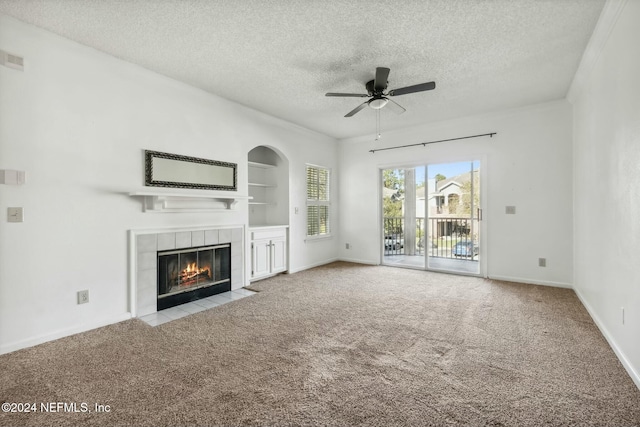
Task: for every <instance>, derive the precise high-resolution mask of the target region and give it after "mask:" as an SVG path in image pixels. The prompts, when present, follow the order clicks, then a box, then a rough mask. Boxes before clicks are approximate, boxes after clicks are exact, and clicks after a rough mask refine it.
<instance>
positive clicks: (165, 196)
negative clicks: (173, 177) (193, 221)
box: [129, 189, 253, 213]
mask: <svg viewBox="0 0 640 427" xmlns="http://www.w3.org/2000/svg"><path fill="white" fill-rule="evenodd" d="M129 196H131V197H142V200H143V210H144V212H165V213H169V212H207V211H215V210H221V209H234V208H235V206H236V204H237V203H238V202H239V201H241V200H251V199H253V197H251V196H245V195H241V194H236V193H230V192H225V191H207V190H198V191H194V190H181V189H172V190H169V191H166V190H160V189H153V190H148V189H145V190H140V191H133V192H130V193H129Z"/></svg>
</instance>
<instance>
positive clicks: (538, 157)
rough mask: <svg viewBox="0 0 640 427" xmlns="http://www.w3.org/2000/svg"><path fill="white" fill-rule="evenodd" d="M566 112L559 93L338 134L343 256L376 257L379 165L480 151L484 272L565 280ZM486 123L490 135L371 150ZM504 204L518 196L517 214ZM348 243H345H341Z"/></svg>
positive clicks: (476, 155) (568, 272) (474, 129)
mask: <svg viewBox="0 0 640 427" xmlns="http://www.w3.org/2000/svg"><path fill="white" fill-rule="evenodd" d="M366 113H367V112H366V111H365V114H366ZM406 114H410V112H409V111H408V112H407V113H406ZM388 120H393V117H392V116H391V117H389V118H388ZM571 120H572V116H571V106H570V104H569V103H568V102H566V101H557V102H552V103H548V104H542V105H536V106H531V107H528V108H524V109H518V110H512V111H502V112H498V113H494V114H488V115H483V116H477V117H467V118H461V119H458V120H452V121H447V122H441V123H436V124H433V125H429V126H421V127H417V128H413V129H406V130H404V131H400V132H386V133H385V132H384V128H383V136H382V139H381V140H380V141H378V142H376V143H373V142H372V141H373V138H368V139H366V138H355V139H349V140H344V141H341V143H340V164H341V169H340V170H341V173H340V175H341V178H342V181H341V184H340V225H341V227H340V256H341V257H342V258H343V259H350V260H358V261H361V262H367V263H378V262H380V258H381V255H380V239H381V236H380V223H381V220H380V215H381V214H380V203H381V202H380V197H379V183H378V181H379V172H378V170H379V168H381V167H388V166H398V165H419V164H424V163H439V162H450V161H461V160H476V159H480V160H486V161H485V162H484V163H483V165H482V168H481V170H482V172H483V173H484V176H483V181H486V182H484V183H483V184H484V187H483V191H485V193H484V194H483V195H482V196H481V197H482V199H483V200H482V201H481V203H483V204H484V207H485V211H484V215H483V216H484V219H485V223H486V227H487V235H486V236H485V239H484V242H485V246H484V247H483V250H484V251H485V253H486V259H487V266H486V268H487V269H486V272H485V273H486V274H488V276H489V277H492V278H500V279H505V280H513V281H521V282H529V283H538V284H547V285H555V286H566V287H569V286H571V284H572V281H573V278H572V198H571V194H572V182H571V177H572V161H571V141H572V140H571ZM372 123H373V122H372ZM382 123H383V126H384V117H383V122H382ZM488 132H497V135H496V136H494V137H493V138H489V137H483V138H477V139H467V140H461V141H452V142H443V143H440V144H433V145H427V146H426V147H422V146H419V147H411V148H402V149H398V150H389V151H379V152H376V153H369V152H368V151H369V150H370V149H372V148H382V147H392V146H399V145H406V144H415V143H420V142H426V141H433V140H439V139H445V138H455V137H462V136H467V135H476V134H483V133H488ZM507 205H514V206H516V209H517V214H516V215H505V206H507ZM345 243H350V245H351V248H352V249H349V250H347V249H345ZM540 257H544V258H546V259H547V267H546V268H541V267H538V258H540Z"/></svg>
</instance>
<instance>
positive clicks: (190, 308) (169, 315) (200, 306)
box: [140, 288, 255, 326]
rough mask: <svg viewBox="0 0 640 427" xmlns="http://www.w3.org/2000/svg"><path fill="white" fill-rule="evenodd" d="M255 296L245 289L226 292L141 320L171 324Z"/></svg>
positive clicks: (168, 309) (156, 324)
mask: <svg viewBox="0 0 640 427" xmlns="http://www.w3.org/2000/svg"><path fill="white" fill-rule="evenodd" d="M254 294H255V292H252V291H249V290H247V289H244V288H241V289H236V290H233V291H230V292H224V293H221V294H217V295H213V296H210V297H207V298H203V299H199V300H197V301H191V302H189V303H186V304H182V305H177V306H175V307H171V308H167V309H165V310H160V311H158V312H156V313H151V314H147V315H146V316H142V317H140V320H142V321H143V322H145V323H147V324H148V325H150V326H159V325H162V324H163V323H167V322H171V321H172V320H177V319H180V318H182V317H186V316H189V315H191V314H196V313H199V312H201V311H205V310H209V309H211V308H214V307H217V306H219V305H223V304H226V303H228V302H231V301H236V300H239V299H242V298H246V297H249V296H251V295H254Z"/></svg>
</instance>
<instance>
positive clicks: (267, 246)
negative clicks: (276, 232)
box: [251, 240, 271, 278]
mask: <svg viewBox="0 0 640 427" xmlns="http://www.w3.org/2000/svg"><path fill="white" fill-rule="evenodd" d="M251 246H252V251H251V276H252V277H253V278H257V277H262V276H268V275H269V274H271V241H270V240H255V241H254V242H253V243H252V244H251Z"/></svg>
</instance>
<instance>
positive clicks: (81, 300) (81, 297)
mask: <svg viewBox="0 0 640 427" xmlns="http://www.w3.org/2000/svg"><path fill="white" fill-rule="evenodd" d="M88 302H89V290H84V291H78V304H86V303H88Z"/></svg>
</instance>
